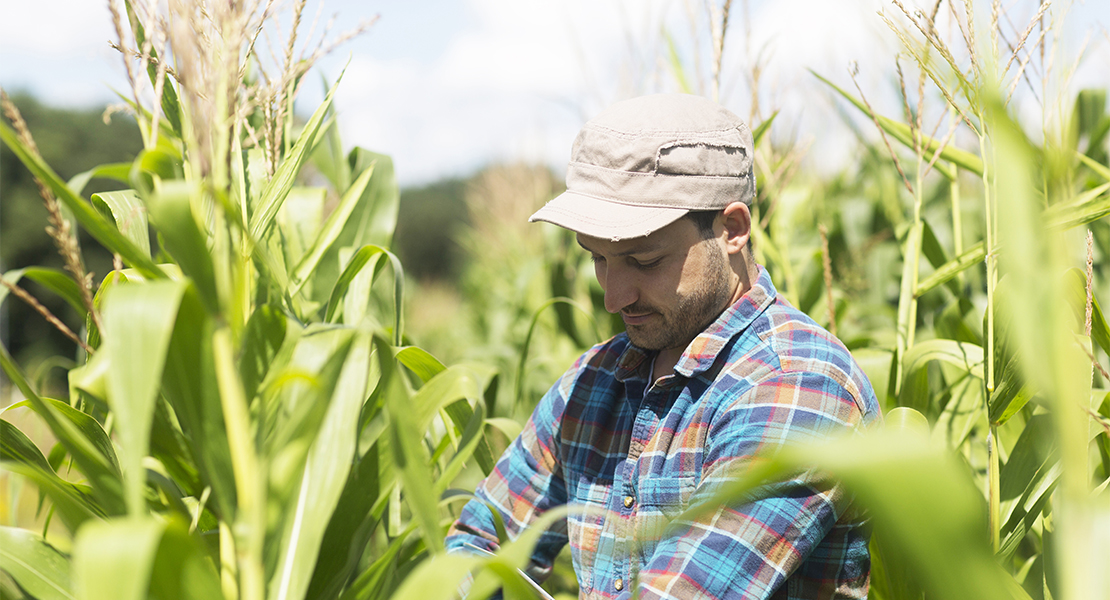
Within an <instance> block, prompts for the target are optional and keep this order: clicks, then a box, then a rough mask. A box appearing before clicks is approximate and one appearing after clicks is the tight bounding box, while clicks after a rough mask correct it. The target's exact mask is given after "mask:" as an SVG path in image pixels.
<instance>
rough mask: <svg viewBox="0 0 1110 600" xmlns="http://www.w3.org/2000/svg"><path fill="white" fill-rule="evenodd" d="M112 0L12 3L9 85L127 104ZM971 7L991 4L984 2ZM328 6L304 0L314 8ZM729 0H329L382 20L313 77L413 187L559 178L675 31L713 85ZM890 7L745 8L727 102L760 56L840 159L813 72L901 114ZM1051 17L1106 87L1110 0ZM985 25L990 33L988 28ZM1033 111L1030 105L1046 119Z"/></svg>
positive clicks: (816, 146)
mask: <svg viewBox="0 0 1110 600" xmlns="http://www.w3.org/2000/svg"><path fill="white" fill-rule="evenodd" d="M106 1H107V0H104V1H100V0H38V1H36V2H21V1H19V0H0V86H3V87H4V88H5V89H6V90H8V91H9V92H11V91H15V90H20V89H23V90H29V91H31V92H33V93H35V94H37V95H38V96H40V97H41V98H43V99H45V100H46V101H47V102H48V103H51V104H55V105H61V106H73V107H83V106H91V105H98V104H104V103H111V102H117V101H118V100H117V98H116V96H115V90H123V89H124V87H125V86H126V77H125V72H124V66H123V62H122V60H121V58H120V56H119V55H118V53H117V52H116V51H115V50H113V49H111V48H110V47H109V46H108V40H110V39H114V38H115V33H114V30H113V28H112V24H111V19H110V16H109V12H108V9H107V4H106ZM285 1H286V3H287V4H288V2H289V0H285ZM280 2H281V0H279V4H280ZM912 2H913V0H908V3H909V4H912ZM975 3H976V5H979V6H980V8H981V9H982V10H981V12H983V13H984V14H989V3H988V2H985V0H975ZM318 4H319V2H318V0H309V4H308V6H309V14H314V13H315V12H316V10H317V7H318ZM721 4H722V0H325V3H324V5H323V10H322V13H323V15H324V19H325V20H326V19H327V17H328V16H330V15H332V14H336V15H337V20H336V25H335V28H334V31H335V32H341V31H345V30H349V29H352V28H353V27H355V25H356V24H357V23H359V22H360V21H362V20H367V19H372V18H375V17H376V18H377V21H376V22H375V23H374V25H373V26H372V27H371V28H370V29H369V30H368V32H367V33H365V34H364V35H362V36H360V37H358V38H357V39H355V40H354V41H352V42H349V43H347V44H345V45H343V46H341V47H340V48H339V49H337V50H336V51H335V52H334V53H333V54H331V55H330V56H329V57H327V58H326V59H325V60H323V61H321V63H320V64H319V67H318V73H317V74H316V75H315V76H314V77H315V78H316V81H319V80H320V75H322V76H323V77H325V78H328V79H329V80H330V79H334V78H335V77H336V76H337V75H338V74H339V72H340V71H341V70H342V69H343V67H344V65H347V68H346V71H345V75H344V79H343V81H342V83H341V84H340V87H339V91H338V93H337V96H336V106H337V108H338V112H339V122H340V127H341V132H342V135H343V139H344V143H345V145H347V146H348V147H350V146H353V145H358V146H362V147H365V148H368V149H371V150H374V151H377V152H384V153H387V154H390V155H392V156H393V158H394V162H395V166H396V171H397V175H398V179H399V181H400V182H401V184H402V185H416V184H421V183H425V182H430V181H433V180H436V179H439V178H443V177H449V176H465V175H468V174H470V173H472V172H473V171H475V170H476V169H478V168H480V167H481V166H483V165H485V164H488V163H490V162H493V161H514V160H522V161H529V162H540V163H545V164H549V165H551V166H552V167H553V168H556V169H557V170H558V169H560V168H561V165H563V164H565V162H566V159H567V156H568V155H569V150H570V145H571V143H572V141H573V139H574V135H575V133H576V132H577V131H578V129H579V128H580V127H581V125H582V124H583V123H584V122H585V121H586V120H587V119H588V118H589V117H590V116H592V115H593V114H596V113H597V112H599V111H600V110H601V109H602V108H604V107H605V106H607V105H608V104H610V103H612V102H615V101H617V100H621V99H624V98H628V97H631V96H634V95H638V94H643V93H652V92H663V91H677V89H678V84H677V81H678V80H677V78H676V77H675V76H674V74H673V70H670V69H668V67H667V66H666V64H667V62H666V56H667V52H666V49H667V45H666V41H665V40H667V39H668V38H669V39H671V40H673V41H674V46H675V48H676V49H677V52H678V55H679V57H680V58H679V60H680V62H681V63H682V64H683V65H684V72H685V73H686V75H687V78H688V80H689V81H690V82H691V85H692V87H693V88H694V89H695V90H696V91H697V90H700V91H702V92H703V93H708V90H709V88H708V87H707V86H706V85H701V86H699V85H698V81H699V77H698V71H700V72H701V74H702V76H701V78H700V80H701V81H703V82H704V80H705V73H706V72H708V71H709V62H710V61H709V57H708V52H707V44H706V40H707V39H708V28H707V27H706V26H705V23H707V18H706V16H705V14H706V13H705V7H707V6H720V5H721ZM957 4H959V3H957ZM1003 4H1004V6H1005V7H1008V8H1009V10H1008V14H1012V15H1013V20H1014V22H1015V24H1014V25H1013V26H1011V29H1018V30H1020V29H1024V26H1025V23H1026V21H1027V20H1028V19H1029V18H1030V17H1031V16H1032V14H1033V12H1035V10H1036V2H1035V1H1031V0H1010V1H1009V2H1004V3H1003ZM879 10H885V11H886V12H887V14H891V15H896V14H897V12H896V11H897V8H896V7H895V6H893V5H892V4H890V3H889V2H884V1H881V0H836V1H833V0H773V1H772V0H749V1H748V2H744V1H743V0H736V1H734V2H733V3H732V14H731V15H730V21H729V23H730V25H729V29H728V31H727V36H726V44H725V47H726V49H725V53H724V56H723V59H722V68H721V72H722V74H723V75H722V84H721V89H720V95H719V100H720V102H721V103H722V104H724V105H725V106H726V107H728V108H730V109H732V110H733V111H734V112H736V113H737V114H739V115H741V116H743V117H745V118H750V117H752V106H753V102H752V93H751V89H752V85H751V79H750V74H751V72H752V66H753V65H755V64H758V65H759V66H760V67H761V69H760V73H761V77H760V81H759V85H758V90H759V94H758V98H759V104H760V111H759V113H760V114H759V115H757V116H756V117H755V118H756V119H761V118H764V117H766V116H768V115H769V114H770V113H771V112H773V111H774V110H780V114H779V117H778V118H777V120H776V123H775V127H774V129H773V130H772V131H773V132H774V135H775V136H776V138H778V139H788V140H791V141H793V142H794V143H796V144H798V145H799V146H801V147H805V148H808V155H809V158H808V159H807V160H808V161H809V162H808V163H806V164H809V165H811V166H812V167H813V168H816V169H822V168H836V167H837V166H838V165H840V164H841V161H840V160H838V157H839V158H840V159H843V158H844V157H845V155H846V153H848V152H851V150H852V148H853V144H854V142H853V141H852V137H851V134H850V133H849V132H850V130H849V129H848V128H847V127H846V126H845V125H844V123H843V116H842V114H843V113H844V112H845V111H846V110H847V109H846V108H845V105H844V103H843V101H840V100H837V99H836V98H834V96H833V95H832V94H831V93H830V91H829V89H828V88H827V87H826V86H824V84H822V83H820V82H819V81H818V80H817V79H816V78H815V77H813V75H811V74H810V70H813V71H815V72H817V73H820V74H822V75H824V76H826V77H828V78H830V79H832V80H834V81H836V82H837V83H838V85H840V86H842V87H845V88H847V89H854V88H853V85H852V80H851V78H850V76H849V69H850V68H852V66H853V65H854V66H856V67H858V69H859V71H858V72H859V75H858V80H859V84H860V86H861V87H862V89H864V90H865V92H867V93H868V94H871V95H872V99H873V101H874V103H875V105H876V106H877V107H878V108H879V109H880V111H882V112H885V113H886V114H890V115H892V116H897V115H899V114H900V113H901V106H900V104H899V101H898V100H897V96H896V93H895V92H896V89H897V83H896V80H895V79H893V75H892V74H893V72H894V69H893V65H894V56H895V54H896V53H897V52H898V49H899V43H898V41H897V39H896V38H895V37H894V35H892V34H891V32H890V30H889V29H888V28H887V26H886V25H884V23H883V21H882V19H881V18H880V17H879V16H878V15H877V14H876V13H877V11H879ZM892 11H894V12H892ZM1051 11H1053V12H1052V14H1053V15H1054V16H1056V17H1059V16H1060V15H1061V14H1065V13H1066V18H1063V19H1061V21H1062V22H1063V23H1064V25H1062V26H1061V29H1060V32H1061V34H1060V39H1061V40H1062V47H1061V51H1060V54H1061V56H1065V57H1066V58H1067V60H1063V59H1061V60H1059V61H1058V62H1059V64H1061V65H1066V64H1071V61H1073V60H1074V58H1075V54H1076V53H1077V52H1078V51H1079V50H1080V49H1084V50H1085V53H1086V57H1085V59H1084V60H1083V62H1081V63H1080V66H1079V68H1078V70H1077V71H1076V73H1075V75H1074V77H1073V78H1072V82H1071V85H1072V86H1073V87H1078V86H1099V87H1103V88H1106V87H1110V35H1108V34H1107V28H1108V27H1110V0H1072V1H1071V2H1058V3H1055V4H1054V5H1053V7H1052V9H1051ZM691 14H693V15H695V19H694V20H693V21H692V20H691V17H690V15H691ZM307 19H308V17H306V20H307ZM692 23H696V24H697V25H692ZM977 26H978V27H979V30H980V31H985V30H986V28H987V26H988V24H987V23H985V22H983V23H979V24H978V25H977ZM1084 40H1087V41H1086V42H1084ZM699 42H700V44H699ZM695 49H700V53H698V52H696V51H695ZM698 57H700V59H701V60H700V61H698V60H696V58H698ZM906 64H907V61H906V60H905V59H903V65H906ZM695 65H700V67H698V68H695ZM1058 71H1059V72H1062V71H1064V69H1063V68H1060V69H1058ZM321 86H322V84H316V83H315V82H313V81H310V82H309V84H308V85H306V87H305V90H304V92H303V93H302V97H301V106H302V107H308V108H303V110H308V109H310V108H311V107H312V106H314V105H315V103H316V102H318V101H319V99H320V98H321V97H322V93H321V91H320V90H321ZM1023 93H1025V94H1026V95H1029V94H1028V93H1026V92H1025V91H1024V87H1023V90H1022V91H1019V92H1018V96H1019V97H1020V96H1022V94H1023ZM1020 102H1025V101H1024V100H1020ZM1032 105H1033V109H1028V108H1027V107H1025V106H1019V112H1022V111H1025V112H1030V110H1032V111H1035V102H1032Z"/></svg>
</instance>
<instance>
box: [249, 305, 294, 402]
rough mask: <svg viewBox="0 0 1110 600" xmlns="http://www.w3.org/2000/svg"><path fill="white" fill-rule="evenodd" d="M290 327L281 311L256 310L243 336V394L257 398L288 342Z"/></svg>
mask: <svg viewBox="0 0 1110 600" xmlns="http://www.w3.org/2000/svg"><path fill="white" fill-rule="evenodd" d="M289 326H290V323H289V321H288V319H287V318H286V316H285V314H284V313H282V312H281V310H279V309H278V308H276V307H274V306H271V305H269V304H263V305H262V306H259V307H258V308H256V309H255V310H254V313H252V314H251V316H250V319H249V320H248V321H247V327H246V330H245V331H244V333H243V343H242V348H243V349H242V358H241V359H240V360H239V376H240V378H241V379H242V380H243V392H244V393H245V394H246V396H247V398H254V396H255V394H256V393H257V392H258V386H259V384H260V383H261V382H262V381H263V379H265V377H266V374H267V373H268V372H269V370H270V367H271V365H272V364H273V362H274V358H275V357H276V356H277V354H278V352H279V351H280V350H281V347H282V344H283V343H284V342H285V338H286V332H287V331H288V328H289Z"/></svg>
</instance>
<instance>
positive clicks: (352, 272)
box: [324, 244, 405, 346]
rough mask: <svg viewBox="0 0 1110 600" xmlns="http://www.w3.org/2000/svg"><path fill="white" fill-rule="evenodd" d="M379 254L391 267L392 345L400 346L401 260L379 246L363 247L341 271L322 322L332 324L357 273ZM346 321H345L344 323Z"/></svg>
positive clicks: (401, 304)
mask: <svg viewBox="0 0 1110 600" xmlns="http://www.w3.org/2000/svg"><path fill="white" fill-rule="evenodd" d="M379 254H384V255H385V256H387V257H388V258H389V262H390V264H391V265H392V266H393V342H394V345H396V346H400V345H401V340H402V339H403V333H404V319H403V317H404V311H403V307H404V304H405V276H404V269H403V268H402V267H401V260H400V259H399V258H397V256H396V255H395V254H393V253H392V252H390V251H389V250H386V249H385V248H382V247H381V246H375V245H373V244H371V245H368V246H363V247H362V248H360V249H359V250H358V252H355V254H354V256H352V257H351V260H350V261H349V262H348V263H347V266H346V268H344V269H343V273H342V274H341V275H340V276H339V280H338V281H336V283H335V288H334V289H332V292H331V298H330V299H329V300H328V308H327V311H326V314H325V317H324V320H325V321H326V322H329V323H331V322H334V319H335V318H336V314H337V312H338V310H339V306H340V303H341V302H343V301H344V300H345V299H346V296H347V290H348V288H349V287H350V286H351V282H353V281H354V280H355V278H356V277H358V275H359V273H360V272H361V271H362V269H363V268H364V267H365V266H366V265H367V264H368V263H369V261H370V259H371V258H374V257H375V256H377V255H379ZM354 301H355V302H362V303H364V302H365V299H355V300H354ZM344 311H345V312H346V308H344ZM346 320H347V319H345V321H346ZM348 322H349V321H348Z"/></svg>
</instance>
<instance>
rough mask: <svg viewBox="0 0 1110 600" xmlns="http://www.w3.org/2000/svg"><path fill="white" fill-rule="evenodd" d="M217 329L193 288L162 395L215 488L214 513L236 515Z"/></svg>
mask: <svg viewBox="0 0 1110 600" xmlns="http://www.w3.org/2000/svg"><path fill="white" fill-rule="evenodd" d="M213 331H214V324H213V322H212V319H211V318H210V317H209V315H208V312H207V310H206V309H205V308H204V305H203V303H202V301H201V299H200V296H199V294H197V292H196V288H195V287H194V286H189V287H188V288H187V289H186V290H185V293H184V294H183V296H182V298H181V305H180V307H179V309H178V311H177V320H176V321H175V322H174V324H173V334H172V335H171V337H170V342H169V347H168V348H167V352H166V361H165V368H164V369H163V373H162V394H163V395H164V396H165V397H166V400H168V401H169V404H170V406H171V407H173V413H174V415H175V417H176V418H177V420H178V422H179V423H180V426H181V430H182V432H183V434H184V438H185V439H186V440H187V441H188V443H189V447H190V449H191V451H192V455H193V459H194V460H195V461H196V467H197V471H198V472H199V473H200V474H201V478H202V479H203V481H205V483H206V484H207V485H209V486H211V488H212V497H211V500H210V502H211V505H212V506H213V512H215V513H216V514H218V515H221V516H223V517H225V518H230V517H231V516H232V515H234V514H235V509H234V507H235V506H236V503H237V500H236V498H237V493H236V490H235V478H234V473H233V469H232V466H231V450H230V448H229V445H228V438H227V426H226V425H225V422H224V413H223V405H222V401H221V398H220V392H219V385H218V383H217V381H216V372H215V363H214V358H213V348H212V336H213Z"/></svg>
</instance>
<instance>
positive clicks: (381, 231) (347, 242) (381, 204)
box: [312, 148, 401, 345]
mask: <svg viewBox="0 0 1110 600" xmlns="http://www.w3.org/2000/svg"><path fill="white" fill-rule="evenodd" d="M347 162H348V163H349V164H350V170H351V174H352V176H353V177H356V178H357V177H358V176H359V175H360V174H361V173H362V172H363V171H365V170H366V169H369V168H371V166H373V169H374V176H373V177H371V178H370V183H369V184H367V186H366V189H365V190H364V191H363V193H362V196H361V197H360V198H359V202H358V204H357V205H356V206H355V208H354V210H353V211H352V213H351V216H350V217H348V218H347V223H346V224H345V225H344V226H343V231H342V232H341V233H340V234H339V236H338V237H337V238H336V239H335V241H334V242H332V243H331V246H330V247H329V248H328V250H327V251H326V252H325V253H324V256H323V257H322V258H321V259H320V262H319V266H318V268H317V269H316V271H315V272H314V273H313V276H312V288H313V289H312V294H313V299H314V300H316V301H317V302H320V303H321V304H323V303H325V302H327V301H328V300H329V297H330V296H329V293H330V292H331V290H333V289H334V288H335V286H336V282H337V280H338V278H339V276H340V273H341V272H342V270H343V267H344V265H345V264H346V263H347V260H346V253H347V252H350V251H351V250H353V249H356V248H363V247H364V246H368V245H372V246H380V247H382V248H389V247H390V245H391V244H392V243H393V231H394V229H395V228H396V226H397V210H398V208H399V206H400V201H401V196H400V192H399V191H398V188H397V179H396V176H395V174H394V171H393V159H391V158H390V157H389V156H386V155H384V154H376V153H374V152H369V151H367V150H364V149H362V148H355V149H353V150H351V152H350V154H348V159H347ZM344 191H345V190H344ZM347 322H348V323H349V322H350V321H347ZM395 345H400V344H399V343H398V344H395Z"/></svg>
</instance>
